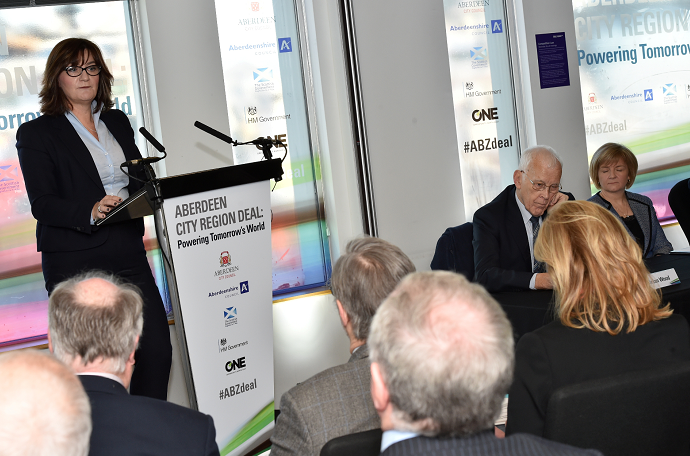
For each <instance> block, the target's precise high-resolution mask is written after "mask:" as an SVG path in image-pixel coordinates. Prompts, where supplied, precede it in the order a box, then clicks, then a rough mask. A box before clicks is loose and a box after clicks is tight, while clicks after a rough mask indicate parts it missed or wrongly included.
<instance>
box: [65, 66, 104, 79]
mask: <svg viewBox="0 0 690 456" xmlns="http://www.w3.org/2000/svg"><path fill="white" fill-rule="evenodd" d="M84 71H86V74H88V75H89V76H98V75H99V74H101V67H99V66H98V65H89V66H87V67H80V66H68V67H67V68H65V72H66V73H67V74H68V75H69V76H71V77H73V78H76V77H78V76H81V74H82V72H84Z"/></svg>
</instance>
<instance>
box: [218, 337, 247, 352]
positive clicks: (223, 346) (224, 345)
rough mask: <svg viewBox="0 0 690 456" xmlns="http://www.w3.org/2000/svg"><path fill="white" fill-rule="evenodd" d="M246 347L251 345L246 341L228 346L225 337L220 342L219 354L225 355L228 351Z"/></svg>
mask: <svg viewBox="0 0 690 456" xmlns="http://www.w3.org/2000/svg"><path fill="white" fill-rule="evenodd" d="M245 345H249V341H248V340H245V341H244V342H240V343H239V344H232V345H231V344H228V340H227V339H226V338H225V337H223V338H222V339H220V340H219V341H218V353H225V352H226V351H230V350H234V349H236V348H239V347H244V346H245Z"/></svg>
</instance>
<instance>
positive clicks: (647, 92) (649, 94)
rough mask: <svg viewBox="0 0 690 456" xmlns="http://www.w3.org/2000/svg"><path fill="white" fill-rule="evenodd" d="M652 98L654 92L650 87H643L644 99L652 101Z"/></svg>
mask: <svg viewBox="0 0 690 456" xmlns="http://www.w3.org/2000/svg"><path fill="white" fill-rule="evenodd" d="M652 100H654V92H653V91H652V89H645V91H644V101H652Z"/></svg>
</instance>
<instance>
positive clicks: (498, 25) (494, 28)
mask: <svg viewBox="0 0 690 456" xmlns="http://www.w3.org/2000/svg"><path fill="white" fill-rule="evenodd" d="M491 33H503V22H501V20H500V19H498V20H495V21H494V20H492V21H491Z"/></svg>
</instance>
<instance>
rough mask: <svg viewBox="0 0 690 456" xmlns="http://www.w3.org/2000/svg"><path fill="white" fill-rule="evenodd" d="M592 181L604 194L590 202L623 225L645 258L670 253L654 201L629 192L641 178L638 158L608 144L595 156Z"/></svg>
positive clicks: (620, 145) (591, 163)
mask: <svg viewBox="0 0 690 456" xmlns="http://www.w3.org/2000/svg"><path fill="white" fill-rule="evenodd" d="M589 177H590V179H592V182H594V186H595V187H596V188H598V189H599V190H600V191H599V192H597V194H596V195H594V196H592V197H591V198H590V199H589V200H588V201H592V202H594V203H597V204H598V205H600V206H602V207H604V208H606V209H607V210H609V211H611V213H612V214H613V215H615V216H616V217H617V218H618V220H620V221H621V222H623V225H624V226H625V228H626V230H627V232H628V234H629V235H630V236H632V237H633V238H634V239H635V241H637V244H638V245H639V246H640V248H641V249H642V257H643V258H651V257H653V256H654V255H663V254H667V253H670V252H671V250H673V246H672V245H671V243H670V242H669V241H668V239H666V235H664V230H662V229H661V224H659V219H658V218H657V216H656V210H655V209H654V205H653V204H652V200H651V199H649V198H648V197H646V196H644V195H639V194H637V193H632V192H628V191H626V190H627V189H629V188H630V187H632V185H633V184H634V183H635V177H637V158H635V154H633V153H632V152H631V151H630V149H628V148H627V147H625V146H624V145H622V144H616V143H606V144H604V145H603V146H601V147H600V148H599V149H598V150H597V151H596V152H595V153H594V155H593V156H592V161H591V162H590V164H589Z"/></svg>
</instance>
